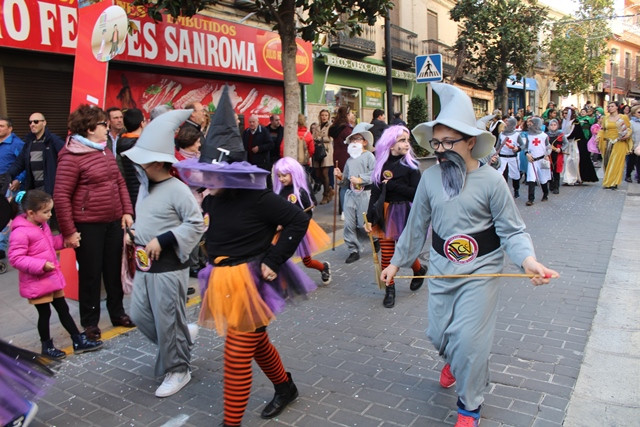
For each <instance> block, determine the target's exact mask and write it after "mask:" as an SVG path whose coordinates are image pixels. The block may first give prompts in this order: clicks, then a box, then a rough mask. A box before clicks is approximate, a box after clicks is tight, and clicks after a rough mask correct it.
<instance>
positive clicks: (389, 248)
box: [378, 239, 422, 285]
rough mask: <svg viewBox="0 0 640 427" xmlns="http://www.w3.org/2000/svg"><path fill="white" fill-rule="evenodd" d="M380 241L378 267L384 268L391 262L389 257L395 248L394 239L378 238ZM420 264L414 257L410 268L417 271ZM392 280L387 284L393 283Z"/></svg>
mask: <svg viewBox="0 0 640 427" xmlns="http://www.w3.org/2000/svg"><path fill="white" fill-rule="evenodd" d="M378 241H379V242H380V267H382V269H383V270H384V269H385V268H387V267H388V266H389V263H390V262H391V257H392V256H393V253H394V252H395V250H396V241H395V240H391V239H379V240H378ZM421 268H422V266H421V265H420V260H419V259H417V258H416V260H415V261H413V264H411V269H412V270H413V272H414V273H419V272H420V269H421ZM393 284H394V281H393V280H392V281H391V282H390V283H389V285H393Z"/></svg>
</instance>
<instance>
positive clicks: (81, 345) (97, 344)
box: [71, 332, 102, 354]
mask: <svg viewBox="0 0 640 427" xmlns="http://www.w3.org/2000/svg"><path fill="white" fill-rule="evenodd" d="M71 340H72V341H73V352H74V353H75V354H80V353H86V352H87V351H94V350H98V349H99V348H101V347H102V341H100V340H97V341H92V340H90V339H88V338H87V336H86V335H85V334H84V332H83V333H81V334H78V335H74V336H72V337H71Z"/></svg>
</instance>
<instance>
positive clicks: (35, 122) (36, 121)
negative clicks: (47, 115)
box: [29, 120, 44, 125]
mask: <svg viewBox="0 0 640 427" xmlns="http://www.w3.org/2000/svg"><path fill="white" fill-rule="evenodd" d="M40 122H44V120H29V124H31V123H33V124H34V125H37V124H38V123H40Z"/></svg>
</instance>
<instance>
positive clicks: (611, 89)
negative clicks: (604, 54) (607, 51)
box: [609, 47, 618, 102]
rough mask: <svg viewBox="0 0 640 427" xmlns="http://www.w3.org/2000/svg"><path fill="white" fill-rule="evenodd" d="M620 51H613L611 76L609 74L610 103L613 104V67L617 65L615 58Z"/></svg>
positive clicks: (614, 49)
mask: <svg viewBox="0 0 640 427" xmlns="http://www.w3.org/2000/svg"><path fill="white" fill-rule="evenodd" d="M617 52H618V49H616V48H615V47H614V48H612V49H611V60H610V62H611V74H609V102H613V67H614V65H615V58H616V53H617Z"/></svg>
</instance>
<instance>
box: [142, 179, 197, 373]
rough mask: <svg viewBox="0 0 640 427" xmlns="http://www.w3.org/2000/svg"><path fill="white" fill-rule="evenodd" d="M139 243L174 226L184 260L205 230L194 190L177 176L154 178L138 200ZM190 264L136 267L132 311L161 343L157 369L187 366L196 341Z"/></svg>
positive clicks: (147, 333) (144, 330) (146, 332)
mask: <svg viewBox="0 0 640 427" xmlns="http://www.w3.org/2000/svg"><path fill="white" fill-rule="evenodd" d="M134 229H135V243H136V245H139V246H143V247H144V246H146V244H147V243H149V242H150V241H151V240H153V239H154V238H155V237H156V236H159V235H161V234H163V233H166V232H167V231H171V232H172V233H173V235H174V236H175V238H176V245H175V246H174V247H173V248H165V249H163V251H167V250H174V251H175V252H176V254H177V255H178V258H179V259H180V262H186V261H187V260H188V259H189V253H190V252H191V250H192V249H193V248H194V247H195V245H196V244H197V243H198V242H199V241H200V237H202V234H203V233H204V220H203V217H202V212H201V211H200V207H199V206H198V203H197V202H196V199H195V198H194V196H193V194H191V190H189V187H187V186H186V185H185V184H184V183H183V182H181V181H180V180H178V179H177V178H170V179H167V180H165V181H162V182H160V183H157V184H152V185H151V187H150V192H149V195H148V196H146V197H145V198H144V199H142V200H140V199H139V200H138V203H137V204H136V222H135V224H134ZM188 283H189V268H188V266H187V267H185V268H184V269H180V270H175V271H167V272H163V273H150V272H144V271H136V275H135V278H134V280H133V296H132V299H131V310H130V311H131V317H132V318H133V321H134V322H135V323H136V325H138V328H139V329H140V331H141V332H142V333H143V334H144V335H145V336H146V337H147V338H149V339H150V340H151V341H152V342H153V343H154V344H157V345H158V354H157V357H156V366H155V374H156V375H157V376H162V375H164V374H166V373H169V372H174V371H179V372H181V371H184V370H186V369H189V364H190V361H191V348H190V346H192V345H193V343H192V342H191V337H190V335H189V328H188V326H187V313H186V302H187V286H188Z"/></svg>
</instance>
